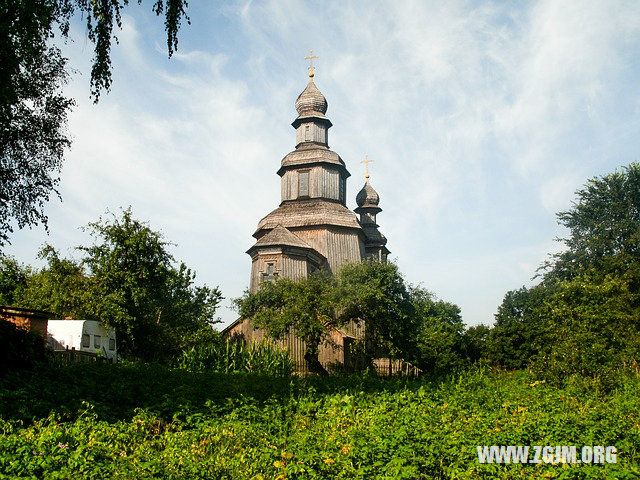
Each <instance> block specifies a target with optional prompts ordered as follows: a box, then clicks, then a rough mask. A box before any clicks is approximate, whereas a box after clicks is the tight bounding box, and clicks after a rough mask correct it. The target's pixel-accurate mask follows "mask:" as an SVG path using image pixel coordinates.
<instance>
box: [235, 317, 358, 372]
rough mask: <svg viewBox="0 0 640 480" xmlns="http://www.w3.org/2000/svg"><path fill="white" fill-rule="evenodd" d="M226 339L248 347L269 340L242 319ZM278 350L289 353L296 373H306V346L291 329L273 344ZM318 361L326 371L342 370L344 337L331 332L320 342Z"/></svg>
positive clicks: (261, 331)
mask: <svg viewBox="0 0 640 480" xmlns="http://www.w3.org/2000/svg"><path fill="white" fill-rule="evenodd" d="M226 335H227V338H229V339H232V340H233V339H237V340H242V341H244V342H245V343H247V344H248V345H250V344H252V343H254V342H261V341H264V340H268V341H271V340H269V339H268V338H267V337H266V336H265V332H264V330H262V329H254V328H253V324H252V322H251V320H248V319H244V320H242V321H241V322H239V323H238V324H237V325H235V326H234V327H233V328H231V329H229V330H228V331H227V332H226ZM274 343H275V344H276V345H278V346H279V347H280V348H284V349H285V350H287V352H289V355H290V356H291V359H292V360H293V361H294V363H295V371H296V372H297V373H308V369H307V363H306V361H305V359H304V352H305V349H306V344H305V342H304V341H302V340H301V339H300V338H299V337H298V336H297V335H296V332H295V329H292V330H291V332H289V335H287V336H286V337H285V338H284V339H282V340H278V341H275V342H274ZM318 359H319V360H320V363H321V364H322V366H323V367H324V368H325V369H326V370H328V371H335V370H336V369H340V368H342V366H343V365H344V360H345V352H344V337H343V335H342V333H341V332H339V331H337V330H332V331H331V333H330V334H329V335H327V336H326V338H325V339H324V340H323V341H322V342H321V344H320V351H319V354H318Z"/></svg>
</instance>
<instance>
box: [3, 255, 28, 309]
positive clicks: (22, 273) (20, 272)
mask: <svg viewBox="0 0 640 480" xmlns="http://www.w3.org/2000/svg"><path fill="white" fill-rule="evenodd" d="M30 274H31V269H30V268H29V267H25V266H24V265H22V264H20V263H19V262H18V261H17V260H16V259H15V258H13V257H9V256H5V255H0V305H9V306H19V305H18V304H19V302H20V298H21V297H22V295H23V291H24V289H25V288H26V287H27V278H28V277H29V275H30Z"/></svg>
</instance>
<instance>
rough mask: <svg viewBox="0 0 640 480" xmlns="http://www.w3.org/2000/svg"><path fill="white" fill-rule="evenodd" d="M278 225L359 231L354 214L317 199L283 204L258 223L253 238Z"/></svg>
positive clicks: (346, 209)
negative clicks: (346, 228)
mask: <svg viewBox="0 0 640 480" xmlns="http://www.w3.org/2000/svg"><path fill="white" fill-rule="evenodd" d="M278 225H281V226H283V227H286V228H290V227H308V226H313V225H335V226H338V227H350V228H357V229H358V230H361V227H360V223H358V219H357V217H356V214H355V213H353V212H352V211H351V210H349V209H348V208H347V207H345V206H344V205H342V204H340V203H336V202H327V201H324V200H319V199H318V200H315V199H311V200H296V201H294V202H285V203H283V204H282V205H280V207H278V208H276V209H275V210H274V211H273V212H271V213H270V214H269V215H267V216H266V217H264V218H263V219H262V220H260V222H258V228H257V229H256V232H255V233H254V234H253V236H254V237H257V236H258V232H260V231H261V230H263V229H271V228H273V229H275V228H276V227H277V226H278ZM289 233H291V232H289Z"/></svg>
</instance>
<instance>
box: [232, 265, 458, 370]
mask: <svg viewBox="0 0 640 480" xmlns="http://www.w3.org/2000/svg"><path fill="white" fill-rule="evenodd" d="M235 303H236V305H237V306H238V309H239V313H240V315H241V316H242V317H245V318H250V319H251V320H252V321H253V323H254V326H255V327H257V328H264V329H266V331H267V333H268V334H269V335H270V336H271V337H272V338H276V339H282V338H284V336H285V335H288V334H290V333H293V334H295V335H297V336H298V337H299V338H301V339H302V340H303V341H304V342H305V344H306V348H307V352H306V354H305V358H306V359H307V364H308V366H309V370H310V371H312V372H317V373H325V372H324V371H323V370H324V369H323V368H322V366H321V365H320V364H319V361H318V351H319V345H320V342H321V341H323V339H325V338H326V337H327V336H328V334H329V333H330V331H331V329H334V328H336V329H340V328H342V327H345V326H347V325H348V324H350V322H353V323H355V324H364V331H365V337H364V338H362V339H360V340H359V342H358V344H356V345H354V350H355V351H357V353H358V355H361V356H362V359H363V361H362V362H359V363H362V364H363V366H367V365H370V364H371V362H372V361H373V359H374V358H381V357H387V356H390V357H392V358H401V359H404V360H407V361H411V362H415V363H416V364H417V366H418V367H420V368H422V369H423V370H425V371H429V372H435V371H444V370H446V369H449V368H454V367H456V366H460V365H461V364H462V331H463V323H462V318H461V317H460V309H459V308H458V307H457V306H456V305H453V304H450V303H446V302H442V301H440V300H437V299H435V297H434V296H433V294H431V293H430V292H428V291H427V290H424V289H422V288H418V287H411V286H407V285H406V283H405V281H404V278H403V277H402V275H401V274H400V272H399V270H398V267H397V266H396V265H394V264H393V263H382V262H376V261H365V262H361V263H354V264H348V265H344V266H343V267H342V268H341V269H340V270H339V271H338V273H337V275H335V276H334V277H331V276H329V275H326V274H322V273H316V274H314V275H312V276H310V277H309V278H307V279H303V280H300V281H292V280H289V279H285V278H280V279H277V280H276V281H273V282H263V283H262V284H261V287H260V288H259V289H258V291H257V292H256V293H255V294H253V295H250V294H249V293H248V292H246V293H245V295H244V296H243V297H242V298H239V299H237V300H235ZM352 353H354V352H352Z"/></svg>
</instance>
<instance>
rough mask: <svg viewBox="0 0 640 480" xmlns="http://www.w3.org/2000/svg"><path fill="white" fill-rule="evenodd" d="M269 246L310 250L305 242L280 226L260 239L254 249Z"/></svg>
mask: <svg viewBox="0 0 640 480" xmlns="http://www.w3.org/2000/svg"><path fill="white" fill-rule="evenodd" d="M269 245H273V246H276V245H283V246H289V247H299V248H312V247H311V245H309V244H308V243H307V242H305V241H304V240H302V239H301V238H300V237H298V236H297V235H296V234H295V233H292V232H291V231H290V230H288V229H286V228H285V227H283V226H282V225H277V226H276V227H275V228H274V229H273V230H271V231H270V232H269V233H267V234H266V235H264V236H263V237H261V238H260V239H259V240H258V241H257V242H256V243H255V245H254V247H266V246H269Z"/></svg>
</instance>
